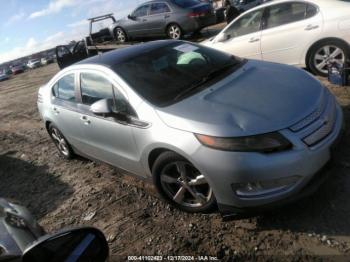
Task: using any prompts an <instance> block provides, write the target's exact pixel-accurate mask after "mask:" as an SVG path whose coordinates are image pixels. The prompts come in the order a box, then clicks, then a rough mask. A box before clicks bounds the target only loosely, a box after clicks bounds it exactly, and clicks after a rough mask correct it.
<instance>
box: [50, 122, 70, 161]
mask: <svg viewBox="0 0 350 262" xmlns="http://www.w3.org/2000/svg"><path fill="white" fill-rule="evenodd" d="M48 131H49V135H50V137H51V139H52V141H53V142H54V144H55V146H56V147H57V149H58V152H59V153H60V155H61V156H62V157H63V158H65V159H72V158H73V157H74V152H73V150H72V147H71V146H70V145H69V143H68V141H67V140H66V138H65V137H64V136H63V135H62V133H61V131H60V130H59V129H58V128H57V127H56V126H55V125H54V124H50V125H49V130H48Z"/></svg>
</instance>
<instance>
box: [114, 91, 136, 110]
mask: <svg viewBox="0 0 350 262" xmlns="http://www.w3.org/2000/svg"><path fill="white" fill-rule="evenodd" d="M113 91H114V98H115V111H116V112H121V113H124V114H127V115H129V116H135V117H136V113H135V111H134V109H133V108H132V107H131V106H130V104H129V103H128V102H127V101H126V99H125V97H124V96H123V95H122V94H121V93H120V92H119V90H118V89H117V88H115V87H113Z"/></svg>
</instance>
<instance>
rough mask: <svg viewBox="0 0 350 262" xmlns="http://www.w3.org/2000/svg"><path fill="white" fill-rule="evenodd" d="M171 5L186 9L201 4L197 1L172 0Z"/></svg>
mask: <svg viewBox="0 0 350 262" xmlns="http://www.w3.org/2000/svg"><path fill="white" fill-rule="evenodd" d="M173 3H175V4H176V5H178V6H180V7H183V8H187V7H192V6H195V5H198V4H200V3H201V2H200V1H198V0H173Z"/></svg>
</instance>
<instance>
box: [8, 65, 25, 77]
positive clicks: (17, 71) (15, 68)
mask: <svg viewBox="0 0 350 262" xmlns="http://www.w3.org/2000/svg"><path fill="white" fill-rule="evenodd" d="M11 71H12V74H14V75H18V74H21V73H23V72H24V66H23V65H22V64H17V65H13V66H11Z"/></svg>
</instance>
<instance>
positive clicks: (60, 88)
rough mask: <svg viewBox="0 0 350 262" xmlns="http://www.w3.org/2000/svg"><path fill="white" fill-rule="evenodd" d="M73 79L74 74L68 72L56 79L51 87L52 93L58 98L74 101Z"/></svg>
mask: <svg viewBox="0 0 350 262" xmlns="http://www.w3.org/2000/svg"><path fill="white" fill-rule="evenodd" d="M74 79H75V78H74V74H70V75H66V76H64V77H62V78H61V79H60V80H58V81H57V83H56V84H55V85H54V86H53V88H52V93H53V95H54V96H55V97H57V98H59V99H63V100H67V101H75V88H74V87H75V84H74Z"/></svg>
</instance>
